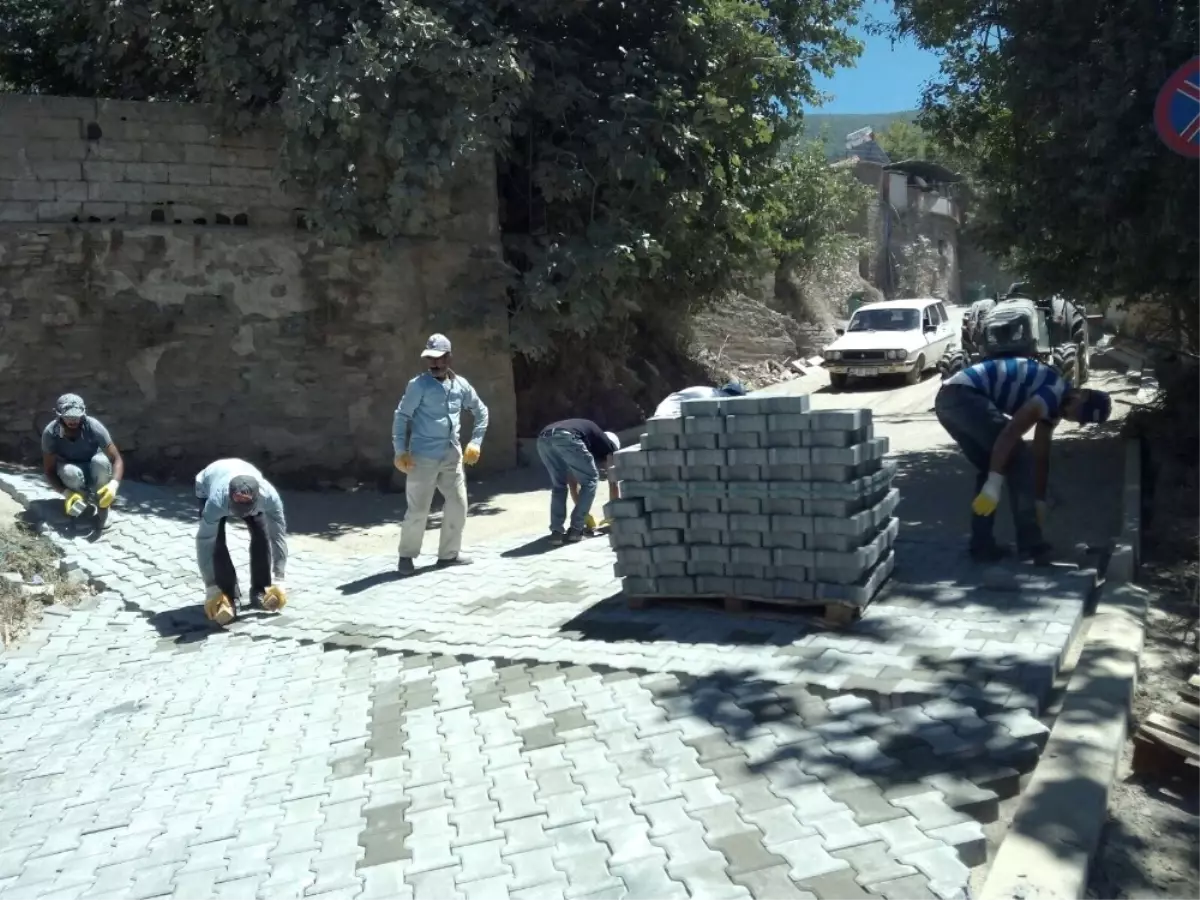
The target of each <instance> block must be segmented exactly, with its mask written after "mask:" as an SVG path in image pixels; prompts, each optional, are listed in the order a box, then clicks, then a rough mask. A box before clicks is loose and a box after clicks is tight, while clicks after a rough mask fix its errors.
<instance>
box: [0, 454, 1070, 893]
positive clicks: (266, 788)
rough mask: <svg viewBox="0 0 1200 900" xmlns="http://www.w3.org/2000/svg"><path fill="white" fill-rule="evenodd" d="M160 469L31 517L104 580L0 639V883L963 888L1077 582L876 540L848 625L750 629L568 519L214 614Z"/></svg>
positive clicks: (306, 573)
mask: <svg viewBox="0 0 1200 900" xmlns="http://www.w3.org/2000/svg"><path fill="white" fill-rule="evenodd" d="M0 485H3V486H5V487H6V489H8V490H15V491H16V492H17V493H18V494H21V495H23V497H22V499H23V500H24V501H26V502H27V501H29V500H32V499H40V498H43V497H47V496H49V495H48V493H47V492H46V491H45V490H44V489H43V488H41V487H40V486H39V485H38V484H37V483H36V481H35V480H34V479H32V478H29V477H27V476H23V475H11V474H0ZM180 493H181V492H178V491H175V490H173V489H171V488H165V487H150V486H146V485H139V484H129V485H127V486H126V488H125V489H124V490H123V498H122V501H121V504H120V505H119V508H118V509H117V511H116V514H115V515H114V520H113V521H114V525H113V528H112V530H111V531H110V532H109V533H108V534H106V536H105V537H104V539H103V540H102V541H100V542H97V543H87V542H83V541H79V540H77V539H76V538H74V537H72V536H70V535H69V534H67V533H66V532H65V531H64V532H61V533H60V531H59V530H57V529H58V528H59V525H58V524H55V523H54V522H51V525H50V526H49V527H48V529H47V533H48V534H49V535H50V536H51V539H52V540H54V541H55V542H56V543H57V544H58V545H59V547H60V548H62V549H63V550H64V552H65V553H66V560H65V564H66V565H68V566H75V567H76V570H77V571H79V572H81V573H83V574H85V575H87V576H88V577H90V578H92V579H93V580H94V582H98V583H100V584H101V585H102V587H103V590H102V591H101V592H100V593H98V594H96V595H95V596H93V597H91V598H89V600H88V601H87V602H86V603H84V604H82V605H81V607H80V608H77V609H76V610H74V611H70V612H68V613H66V614H65V615H54V616H48V617H47V618H46V619H45V620H43V622H42V623H41V624H40V625H39V626H38V628H37V629H35V631H34V632H33V633H32V634H31V635H30V636H29V638H28V640H26V641H25V642H24V643H23V644H22V645H21V646H20V647H19V648H18V650H17V651H16V652H11V651H10V652H6V653H4V654H0V810H2V812H0V848H3V850H0V895H5V894H7V893H11V894H12V896H14V897H17V896H21V895H22V893H21V892H22V891H24V890H25V889H26V888H31V886H37V890H39V891H41V890H46V891H48V892H50V893H51V894H52V895H56V896H57V895H62V896H68V895H70V894H72V893H84V894H87V895H89V896H92V895H97V896H103V895H105V894H106V893H107V892H108V891H111V892H112V893H113V895H114V896H147V897H150V896H154V895H155V894H161V893H163V892H164V891H166V892H168V893H169V892H170V891H171V890H174V891H175V892H176V893H177V894H178V893H180V892H183V893H185V894H187V895H208V894H212V895H213V896H225V895H230V896H233V895H234V894H235V893H237V894H238V895H239V896H258V897H261V898H266V897H278V896H290V895H293V894H294V895H296V896H300V895H301V894H304V893H305V892H307V894H308V895H309V896H316V895H319V894H323V893H324V894H328V895H329V896H331V897H332V896H352V895H358V896H363V897H374V896H389V897H391V896H399V897H409V896H412V897H423V896H431V897H438V898H439V900H441V898H445V897H456V896H462V897H468V898H473V897H485V898H488V900H490V898H491V897H494V896H504V895H506V894H507V895H508V896H511V897H518V898H520V897H530V898H533V897H536V898H538V900H544V898H549V897H557V896H563V897H571V898H575V897H591V896H594V897H602V896H656V897H658V896H680V897H684V896H688V895H689V892H690V893H692V894H697V892H698V895H699V896H712V897H729V898H735V897H737V898H741V897H772V898H775V897H800V898H810V897H823V896H834V895H836V896H857V894H836V891H837V890H838V889H839V888H838V885H842V886H845V885H847V884H854V885H856V886H858V887H862V886H866V887H867V888H868V889H869V890H870V891H871V892H872V895H873V896H882V897H889V896H897V897H899V896H906V897H907V896H912V897H915V896H922V895H926V894H927V893H928V892H932V893H933V894H934V895H936V896H940V897H951V896H959V895H961V893H962V891H963V890H964V889H965V885H966V871H967V870H966V868H965V867H964V865H963V864H964V862H966V863H968V864H974V863H975V862H977V861H981V856H980V854H981V852H982V847H983V844H982V838H981V832H979V829H978V824H977V823H976V822H974V821H971V820H970V819H969V818H968V817H967V815H964V814H970V815H975V816H980V817H982V816H981V812H985V811H986V810H987V809H988V808H994V797H995V795H996V794H1000V795H1002V796H1007V795H1010V794H1011V792H1012V791H1013V790H1015V789H1016V771H1017V769H1021V768H1025V767H1027V765H1028V764H1030V763H1031V762H1032V760H1033V759H1035V758H1036V755H1037V752H1038V747H1039V746H1040V744H1039V743H1038V742H1039V741H1040V740H1043V739H1044V734H1045V726H1043V725H1042V724H1041V723H1040V722H1038V721H1037V720H1036V718H1035V717H1034V715H1032V714H1031V713H1036V712H1037V691H1036V690H1035V688H1038V687H1039V686H1040V685H1041V684H1042V683H1043V682H1044V678H1045V673H1046V672H1051V673H1052V672H1053V671H1054V670H1055V668H1056V667H1057V665H1058V663H1059V660H1060V659H1061V656H1062V654H1063V652H1064V650H1065V648H1066V646H1067V643H1068V642H1069V640H1070V637H1071V635H1072V634H1073V633H1074V631H1075V630H1076V628H1077V626H1078V621H1079V617H1080V615H1081V611H1082V606H1083V600H1084V598H1085V596H1086V588H1085V586H1084V584H1083V579H1081V578H1080V577H1079V576H1071V575H1063V574H1055V573H1051V574H1050V575H1036V576H1026V575H1014V574H1012V573H1004V572H997V573H994V574H990V575H988V576H987V577H986V578H985V579H984V587H982V588H981V587H979V586H978V585H977V584H976V585H974V586H972V584H971V582H970V577H974V575H972V573H971V572H969V571H966V570H963V569H962V568H961V567H959V568H956V566H957V563H950V562H948V561H947V560H948V554H947V553H946V552H945V550H944V548H938V547H937V546H935V545H927V546H918V545H915V544H914V545H906V544H905V543H904V542H903V541H900V542H898V543H897V545H896V547H897V560H898V574H897V578H896V579H895V583H894V584H893V585H892V586H891V587H890V588H888V589H887V590H886V591H885V593H884V594H883V595H882V596H881V598H880V600H879V601H877V602H876V603H875V604H874V605H872V606H871V607H870V608H869V609H868V611H867V614H866V616H865V617H864V618H863V620H862V621H861V622H859V623H858V625H857V626H855V628H853V629H851V630H849V631H846V632H838V633H827V632H824V631H821V630H820V629H817V628H815V627H813V626H811V625H808V624H806V623H805V622H804V621H803V620H796V621H789V620H785V619H779V618H772V619H768V620H762V621H761V622H755V623H754V625H753V627H747V625H746V623H745V620H744V619H735V618H730V617H725V616H722V615H713V614H709V613H702V612H685V611H682V610H665V609H663V610H658V609H652V610H640V611H639V610H630V609H627V608H626V607H625V606H624V604H623V603H622V601H621V600H620V598H615V597H614V595H615V593H616V580H615V579H614V577H613V576H612V571H611V559H612V556H611V551H610V550H609V549H608V547H607V546H606V545H605V544H604V542H601V541H585V542H583V543H581V544H579V545H573V546H570V547H566V548H563V549H562V550H561V551H556V552H555V553H554V554H552V555H551V554H548V555H547V556H545V557H529V558H524V559H508V558H504V557H502V556H501V555H500V553H501V552H502V551H503V550H507V549H509V547H507V546H503V547H501V546H497V547H486V546H485V547H483V548H481V549H480V553H479V554H478V562H477V565H476V566H473V567H472V568H471V569H470V570H445V571H441V570H438V571H431V572H428V573H422V574H421V575H419V576H417V577H416V578H415V579H413V580H411V581H406V582H397V581H396V580H395V579H394V578H391V577H386V573H387V572H388V571H389V570H390V568H391V566H393V565H394V560H393V559H392V558H391V557H390V556H389V557H382V556H381V557H368V556H350V557H338V556H335V555H330V554H324V555H317V554H304V553H296V554H295V555H294V556H293V559H292V560H291V562H290V565H289V568H290V572H289V575H290V578H289V582H290V584H291V585H292V588H291V602H290V604H289V607H288V610H287V614H286V615H283V616H269V615H255V616H247V617H246V618H245V619H243V620H241V621H239V622H238V623H236V627H234V628H231V629H228V630H226V631H221V630H218V629H215V628H213V627H211V626H210V625H209V623H207V622H206V621H205V620H204V618H203V616H202V615H201V614H199V613H198V611H197V609H196V607H195V606H194V605H189V601H188V599H187V598H188V597H194V596H196V594H197V584H196V582H197V578H196V575H195V572H194V552H195V551H194V536H195V533H194V526H195V519H194V504H192V503H191V502H190V501H189V500H188V499H187V498H186V496H184V497H183V498H182V500H181V499H180ZM182 493H183V494H186V491H185V492H182ZM173 510H179V511H178V512H173ZM51 512H52V511H51ZM230 544H231V551H232V553H233V554H234V558H235V560H239V561H244V559H245V556H246V533H245V529H244V528H241V527H234V528H231V529H230ZM931 547H932V549H931ZM472 549H474V548H472ZM939 554H940V555H939ZM381 573H382V575H383V576H384V577H381ZM906 573H908V574H907V575H906ZM918 574H919V576H920V577H917V576H918ZM906 577H907V578H908V579H909V580H910V582H913V583H906V581H905V578H906ZM1001 600H1002V601H1003V602H1001ZM885 670H886V671H887V675H888V677H882V676H881V673H883V672H885ZM215 673H218V674H215ZM225 673H233V677H232V678H231V677H229V676H228V675H225ZM222 675H224V677H221V676H222ZM855 679H857V680H858V681H856V680H855ZM858 683H862V684H864V685H866V687H867V688H868V690H867V691H866V693H864V694H862V695H858V694H854V693H852V692H848V691H847V690H846V689H845V686H847V685H853V684H858ZM929 692H933V693H932V694H930V693H929ZM1031 697H1033V699H1032V700H1031V699H1030V698H1031ZM916 702H919V703H922V704H924V706H914V705H911V704H912V703H916ZM180 747H187V748H195V749H189V752H188V754H187V756H186V758H180V757H179V756H178V748H180ZM921 778H925V779H926V780H925V781H924V782H922V781H921V780H920V779H921ZM1006 792H1007V793H1006ZM989 805H991V806H989ZM147 835H149V836H147ZM201 841H202V842H201ZM839 848H841V849H839ZM572 860H574V862H573V861H572ZM10 879H12V880H11V881H10ZM874 879H879V880H878V881H876V880H874ZM831 891H833V892H835V893H833V894H831V893H830V892H831ZM239 892H240V893H239Z"/></svg>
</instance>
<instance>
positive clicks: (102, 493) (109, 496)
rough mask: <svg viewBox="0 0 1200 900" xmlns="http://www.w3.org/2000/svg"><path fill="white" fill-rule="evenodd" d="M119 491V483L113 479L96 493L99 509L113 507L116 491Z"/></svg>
mask: <svg viewBox="0 0 1200 900" xmlns="http://www.w3.org/2000/svg"><path fill="white" fill-rule="evenodd" d="M120 489H121V482H119V481H117V479H115V478H114V479H113V480H112V481H110V482H109V483H108V484H106V485H104V487H102V488H100V490H98V491H96V502H97V503H98V504H100V508H101V509H108V508H109V507H110V506H112V505H113V501H115V500H116V499H117V491H119V490H120Z"/></svg>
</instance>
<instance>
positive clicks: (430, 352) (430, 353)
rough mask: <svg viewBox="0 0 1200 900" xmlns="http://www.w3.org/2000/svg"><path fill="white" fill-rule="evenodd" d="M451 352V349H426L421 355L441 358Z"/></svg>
mask: <svg viewBox="0 0 1200 900" xmlns="http://www.w3.org/2000/svg"><path fill="white" fill-rule="evenodd" d="M449 352H450V351H449V350H425V351H424V352H422V353H421V355H422V356H423V357H425V358H426V359H441V358H442V357H443V356H445V355H446V354H447V353H449Z"/></svg>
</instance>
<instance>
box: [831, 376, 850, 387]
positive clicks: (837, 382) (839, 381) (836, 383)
mask: <svg viewBox="0 0 1200 900" xmlns="http://www.w3.org/2000/svg"><path fill="white" fill-rule="evenodd" d="M849 380H850V376H849V375H847V374H845V373H844V372H830V373H829V386H830V387H831V388H833V389H834V390H835V391H844V390H845V389H846V382H848V381H849Z"/></svg>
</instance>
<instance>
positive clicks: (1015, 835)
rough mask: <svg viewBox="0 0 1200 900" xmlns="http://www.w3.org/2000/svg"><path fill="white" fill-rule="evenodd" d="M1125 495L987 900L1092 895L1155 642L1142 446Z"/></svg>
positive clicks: (1129, 458)
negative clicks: (1147, 581) (1146, 562)
mask: <svg viewBox="0 0 1200 900" xmlns="http://www.w3.org/2000/svg"><path fill="white" fill-rule="evenodd" d="M1124 490H1125V510H1124V527H1123V529H1122V534H1121V538H1120V539H1119V542H1118V544H1117V548H1116V550H1115V551H1114V553H1113V558H1112V560H1111V561H1110V564H1109V570H1108V575H1109V578H1108V580H1107V581H1106V582H1105V584H1104V585H1103V586H1102V587H1101V589H1100V596H1099V599H1098V602H1097V604H1096V611H1095V614H1094V615H1093V617H1092V619H1091V621H1090V623H1089V625H1088V629H1087V632H1086V634H1085V636H1084V646H1083V649H1082V651H1081V653H1080V655H1079V661H1078V662H1077V663H1076V665H1075V671H1074V673H1073V674H1072V676H1071V679H1070V682H1069V683H1068V685H1067V692H1066V697H1065V699H1064V701H1063V706H1062V710H1061V712H1060V713H1059V715H1058V718H1057V720H1056V721H1055V723H1054V727H1053V728H1052V729H1051V731H1050V737H1049V740H1048V741H1047V744H1046V748H1045V750H1044V751H1043V753H1042V757H1041V760H1040V761H1039V763H1038V765H1037V767H1036V768H1035V769H1034V772H1033V776H1032V778H1031V779H1030V782H1029V784H1028V786H1027V787H1026V789H1025V792H1024V795H1023V796H1022V799H1021V803H1020V806H1019V807H1018V809H1017V813H1016V815H1015V816H1014V818H1013V823H1012V826H1011V827H1010V828H1009V831H1008V833H1007V834H1006V835H1005V837H1004V840H1003V841H1002V842H1001V844H1000V848H999V851H998V852H997V853H996V859H995V861H994V862H993V864H992V867H991V870H990V871H989V872H988V876H987V880H986V882H985V883H984V887H983V891H982V892H981V895H980V900H1012V898H1021V900H1035V898H1036V900H1068V898H1070V900H1073V898H1079V897H1083V896H1084V893H1085V891H1086V888H1087V875H1088V869H1089V867H1090V865H1091V861H1092V859H1093V857H1094V856H1095V854H1096V852H1097V850H1098V849H1099V847H1100V837H1101V833H1102V831H1103V829H1104V825H1105V822H1106V820H1107V809H1108V795H1109V791H1110V790H1111V788H1112V783H1113V781H1114V780H1115V778H1116V775H1117V770H1118V765H1119V763H1120V760H1121V754H1122V751H1123V750H1124V747H1125V740H1126V738H1127V736H1128V726H1129V715H1130V710H1131V708H1132V705H1133V696H1134V692H1135V691H1136V689H1137V674H1138V660H1139V658H1140V656H1141V652H1142V645H1143V642H1144V638H1145V615H1146V603H1147V597H1148V594H1147V592H1146V591H1144V590H1143V589H1141V588H1139V587H1137V586H1136V585H1134V584H1130V583H1128V582H1129V580H1131V579H1132V577H1133V574H1134V572H1135V571H1136V559H1137V554H1136V549H1137V547H1138V546H1139V539H1140V533H1141V442H1140V441H1138V440H1130V441H1128V442H1127V443H1126V466H1125V485H1124ZM1131 504H1132V505H1131ZM1114 568H1115V571H1114ZM1122 576H1123V578H1122Z"/></svg>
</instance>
